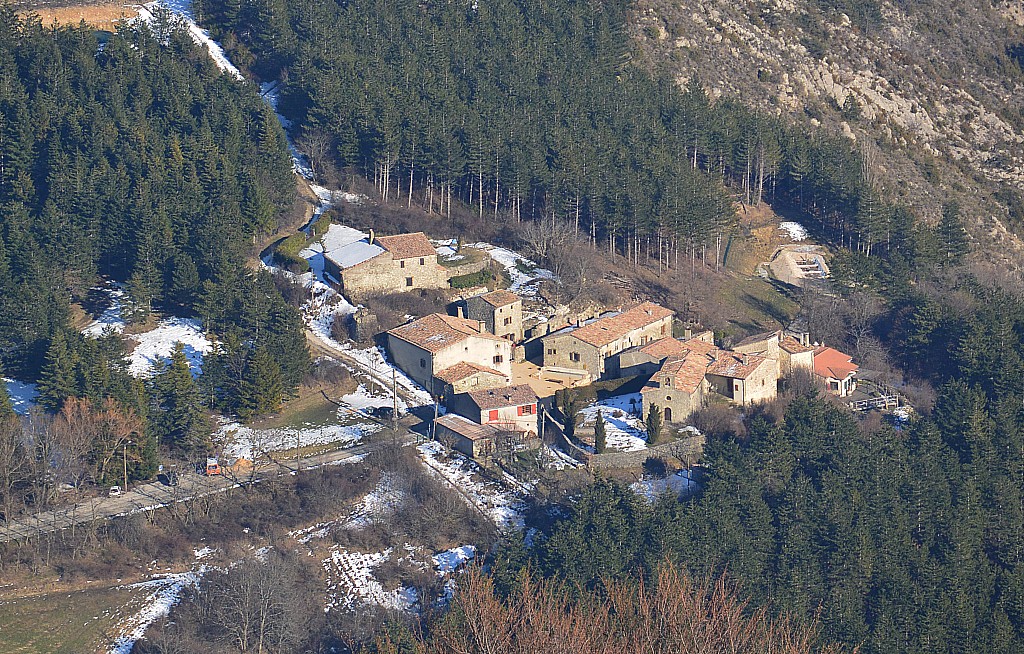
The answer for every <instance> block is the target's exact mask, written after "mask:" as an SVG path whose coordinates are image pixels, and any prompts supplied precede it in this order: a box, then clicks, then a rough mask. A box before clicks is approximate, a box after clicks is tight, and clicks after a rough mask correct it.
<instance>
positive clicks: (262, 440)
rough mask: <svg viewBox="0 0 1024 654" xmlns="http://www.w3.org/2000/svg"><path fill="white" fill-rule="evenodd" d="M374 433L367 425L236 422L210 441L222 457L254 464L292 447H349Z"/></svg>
mask: <svg viewBox="0 0 1024 654" xmlns="http://www.w3.org/2000/svg"><path fill="white" fill-rule="evenodd" d="M378 430H380V425H377V424H374V423H370V422H367V423H359V424H351V425H338V424H329V425H304V426H302V427H282V428H280V429H253V428H252V427H246V426H245V425H241V424H239V423H237V422H227V423H225V424H223V425H221V427H220V429H218V430H217V431H216V433H215V434H214V438H215V439H216V440H217V442H220V443H223V444H224V455H225V456H227V457H238V458H242V459H248V460H250V461H254V460H256V459H258V458H259V457H260V456H261V455H263V454H265V453H269V452H279V451H281V450H290V449H292V448H295V447H307V446H309V445H326V444H328V443H331V444H335V445H340V446H342V447H351V446H352V445H355V444H356V443H358V442H359V441H361V440H362V439H363V437H364V436H366V435H368V434H372V433H374V432H376V431H378Z"/></svg>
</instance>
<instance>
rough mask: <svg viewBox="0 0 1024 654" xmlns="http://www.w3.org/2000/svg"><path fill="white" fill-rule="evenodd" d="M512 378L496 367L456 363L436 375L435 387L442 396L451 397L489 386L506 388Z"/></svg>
mask: <svg viewBox="0 0 1024 654" xmlns="http://www.w3.org/2000/svg"><path fill="white" fill-rule="evenodd" d="M511 383H512V380H511V379H509V378H508V377H506V376H505V375H504V374H502V373H500V372H498V371H497V370H495V369H494V368H485V367H484V366H480V365H477V364H475V363H467V362H465V361H464V362H462V363H456V364H455V365H454V366H449V367H447V368H445V369H444V370H441V371H439V372H437V373H436V374H435V375H434V388H435V389H440V390H438V391H437V392H436V394H437V395H439V396H441V397H442V398H450V397H453V396H455V395H458V394H459V393H468V392H469V391H480V390H485V389H488V388H504V387H505V386H509V385H510V384H511Z"/></svg>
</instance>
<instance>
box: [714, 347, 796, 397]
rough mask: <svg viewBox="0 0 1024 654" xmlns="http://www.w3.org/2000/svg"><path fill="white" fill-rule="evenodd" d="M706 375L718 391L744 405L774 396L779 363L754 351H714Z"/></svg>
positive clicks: (776, 389) (777, 382)
mask: <svg viewBox="0 0 1024 654" xmlns="http://www.w3.org/2000/svg"><path fill="white" fill-rule="evenodd" d="M709 356H710V357H711V361H710V362H709V363H708V367H707V372H706V373H705V376H706V378H707V380H708V384H709V385H710V386H711V388H712V389H714V390H715V391H716V392H717V393H719V394H721V395H724V396H725V397H727V398H729V399H730V400H732V401H733V402H734V403H736V404H739V405H741V406H746V405H748V404H752V403H754V402H767V401H768V400H773V399H775V396H776V395H778V390H779V362H778V361H776V360H774V359H768V358H765V357H762V356H758V355H756V354H744V353H743V352H731V351H729V350H716V351H714V352H712V353H711V354H710V355H709Z"/></svg>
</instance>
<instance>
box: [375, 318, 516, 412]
mask: <svg viewBox="0 0 1024 654" xmlns="http://www.w3.org/2000/svg"><path fill="white" fill-rule="evenodd" d="M387 336H388V351H389V352H390V353H391V359H392V361H394V363H395V365H397V366H398V367H399V368H401V369H402V370H403V371H405V374H407V375H409V377H411V378H412V379H413V380H415V381H416V382H417V383H418V384H421V385H422V386H423V387H424V388H426V389H427V390H428V391H430V393H432V394H433V395H440V394H441V393H443V392H444V390H445V388H444V383H445V379H446V378H447V377H449V375H446V374H445V373H443V372H442V371H444V370H445V369H446V368H450V367H452V366H455V365H458V364H474V365H476V366H479V367H481V368H489V369H492V370H494V371H496V372H497V373H499V374H501V375H504V376H505V377H507V378H509V379H511V378H512V343H511V342H509V341H508V340H506V339H504V338H498V337H497V336H495V335H494V334H489V333H487V331H486V330H484V328H483V325H481V324H480V323H479V322H478V321H476V320H467V319H465V318H455V317H453V316H447V315H445V314H442V313H434V314H431V315H429V316H424V317H422V318H420V319H418V320H414V321H412V322H409V323H406V324H404V325H402V326H400V327H395V328H394V329H392V330H389V331H388V333H387ZM460 379H465V378H464V377H463V378H460ZM438 380H440V381H438Z"/></svg>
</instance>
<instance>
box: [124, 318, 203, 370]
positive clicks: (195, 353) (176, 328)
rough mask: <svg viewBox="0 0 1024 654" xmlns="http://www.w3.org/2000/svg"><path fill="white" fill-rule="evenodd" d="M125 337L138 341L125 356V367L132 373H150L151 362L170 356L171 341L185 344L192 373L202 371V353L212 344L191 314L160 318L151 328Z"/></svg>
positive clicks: (152, 364)
mask: <svg viewBox="0 0 1024 654" xmlns="http://www.w3.org/2000/svg"><path fill="white" fill-rule="evenodd" d="M129 338H130V339H132V340H133V341H135V342H136V343H138V345H137V346H136V347H135V349H134V350H132V353H131V355H129V357H128V359H129V361H130V362H131V363H130V366H129V371H130V372H131V374H133V375H135V376H136V377H148V376H150V375H152V374H153V370H152V369H153V366H154V365H156V364H157V363H158V362H160V361H166V360H167V359H169V358H170V356H171V352H172V351H173V350H174V344H175V343H181V344H182V345H184V346H185V356H186V357H187V358H188V365H189V367H190V368H192V375H193V376H198V375H199V373H200V372H202V365H203V355H204V354H206V353H207V352H209V351H210V350H211V349H212V347H213V344H212V343H211V342H210V341H209V339H207V338H206V335H205V334H203V330H202V328H201V326H200V323H199V321H198V320H193V319H191V318H164V319H162V320H161V321H160V322H159V323H157V326H156V327H155V328H154V329H151V330H150V331H148V332H144V333H142V334H133V335H132V336H129Z"/></svg>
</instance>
